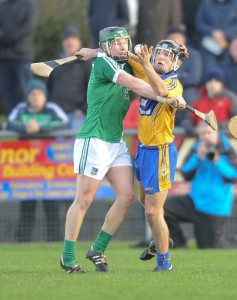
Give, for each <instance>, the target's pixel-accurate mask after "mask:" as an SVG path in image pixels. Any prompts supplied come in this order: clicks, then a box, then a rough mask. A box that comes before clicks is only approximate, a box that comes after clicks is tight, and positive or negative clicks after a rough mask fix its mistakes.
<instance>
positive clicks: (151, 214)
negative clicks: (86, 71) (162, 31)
mask: <svg viewBox="0 0 237 300" xmlns="http://www.w3.org/2000/svg"><path fill="white" fill-rule="evenodd" d="M137 56H138V57H139V60H140V62H141V64H142V66H143V71H142V70H141V67H139V65H137V64H136V63H134V61H132V62H131V65H132V67H133V71H134V73H135V75H136V76H138V77H140V78H142V77H143V79H144V80H146V81H148V82H149V83H150V85H151V86H152V88H153V90H154V92H155V93H156V94H157V95H160V96H163V97H168V98H171V97H177V98H178V97H179V96H180V97H181V96H182V92H183V88H182V85H181V83H180V82H179V80H178V78H177V73H176V71H177V69H178V68H179V66H180V65H181V64H182V61H183V60H184V59H185V58H186V57H187V56H188V53H187V50H186V48H185V47H184V46H180V45H178V44H177V43H175V42H173V41H170V40H163V41H160V42H159V43H158V44H157V46H156V47H155V49H154V50H153V51H152V47H151V48H150V49H148V48H147V46H146V45H144V47H143V49H142V50H141V54H137ZM144 76H145V77H144ZM158 98H159V97H158ZM165 102H166V101H164V103H161V102H158V103H157V102H156V101H154V100H151V99H149V98H146V97H141V98H140V110H139V125H138V139H139V142H138V147H137V154H136V158H135V174H136V179H137V181H138V188H139V194H140V199H141V202H142V203H143V205H144V207H145V214H146V218H147V221H148V223H149V225H150V228H151V231H152V235H153V239H154V241H152V242H151V243H150V246H149V248H148V249H147V250H145V251H144V252H143V253H142V255H141V256H140V258H141V259H142V260H147V259H150V258H152V257H154V256H155V255H156V256H157V266H156V267H155V269H154V271H155V272H156V271H170V270H172V265H171V262H170V252H169V232H168V227H167V225H166V222H165V220H164V214H163V206H164V203H165V201H166V198H167V194H168V190H169V188H170V187H171V185H172V183H173V181H174V175H175V169H176V162H177V149H176V147H175V145H174V143H173V140H174V135H173V133H172V131H173V129H174V119H175V114H176V111H177V108H185V102H184V101H177V103H176V104H174V105H173V106H171V105H168V104H166V103H165Z"/></svg>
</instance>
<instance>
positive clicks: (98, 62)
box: [94, 55, 119, 71]
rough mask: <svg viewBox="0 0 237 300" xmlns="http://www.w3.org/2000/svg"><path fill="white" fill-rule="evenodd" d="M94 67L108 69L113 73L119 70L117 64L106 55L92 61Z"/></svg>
mask: <svg viewBox="0 0 237 300" xmlns="http://www.w3.org/2000/svg"><path fill="white" fill-rule="evenodd" d="M94 66H95V67H99V68H110V69H113V70H115V71H117V70H118V69H119V64H118V63H117V62H116V61H115V60H114V59H113V58H112V57H110V56H108V55H103V56H101V57H97V58H96V59H95V61H94Z"/></svg>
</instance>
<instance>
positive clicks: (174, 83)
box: [164, 77, 183, 98]
mask: <svg viewBox="0 0 237 300" xmlns="http://www.w3.org/2000/svg"><path fill="white" fill-rule="evenodd" d="M164 83H165V85H166V86H167V89H168V96H167V97H168V98H173V97H177V96H182V95H183V86H182V84H181V83H180V81H179V80H178V79H177V78H172V77H170V78H167V79H165V80H164Z"/></svg>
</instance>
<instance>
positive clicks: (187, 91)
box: [167, 27, 202, 126]
mask: <svg viewBox="0 0 237 300" xmlns="http://www.w3.org/2000/svg"><path fill="white" fill-rule="evenodd" d="M167 39H168V40H173V41H177V42H178V43H179V44H184V45H186V43H187V39H186V34H185V30H184V29H183V27H177V28H170V30H169V31H168V35H167ZM188 52H189V59H186V60H185V61H184V62H183V63H182V65H181V66H180V68H179V80H180V82H181V83H182V85H183V89H184V92H183V97H184V99H185V101H186V102H187V104H188V105H192V104H193V102H194V100H196V99H198V98H199V97H200V95H199V92H198V88H199V85H200V82H201V78H202V62H201V56H200V54H199V52H198V51H197V50H195V49H193V48H192V47H190V46H189V45H188ZM187 115H188V111H187V110H179V111H178V112H177V116H176V125H178V126H182V125H183V124H182V122H183V120H185V119H186V118H187Z"/></svg>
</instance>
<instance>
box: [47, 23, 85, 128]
mask: <svg viewBox="0 0 237 300" xmlns="http://www.w3.org/2000/svg"><path fill="white" fill-rule="evenodd" d="M81 46H82V42H81V37H80V33H79V32H78V30H77V29H76V28H75V27H72V26H68V27H66V28H65V30H64V31H63V33H62V51H61V53H60V54H59V57H60V58H64V57H67V56H71V55H74V53H75V52H76V51H79V50H80V48H81ZM89 75H90V63H88V62H82V61H80V60H75V61H73V62H70V63H67V64H64V65H62V66H59V67H57V68H56V69H55V70H54V71H53V72H52V73H51V75H50V76H49V79H48V82H47V88H48V92H49V97H48V99H49V101H51V102H54V103H56V104H58V105H59V106H60V107H61V108H62V109H63V110H64V111H65V112H66V113H67V116H68V118H69V122H70V129H74V130H79V129H80V128H81V127H82V125H83V124H84V122H85V118H86V111H87V99H86V91H87V84H88V80H89Z"/></svg>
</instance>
